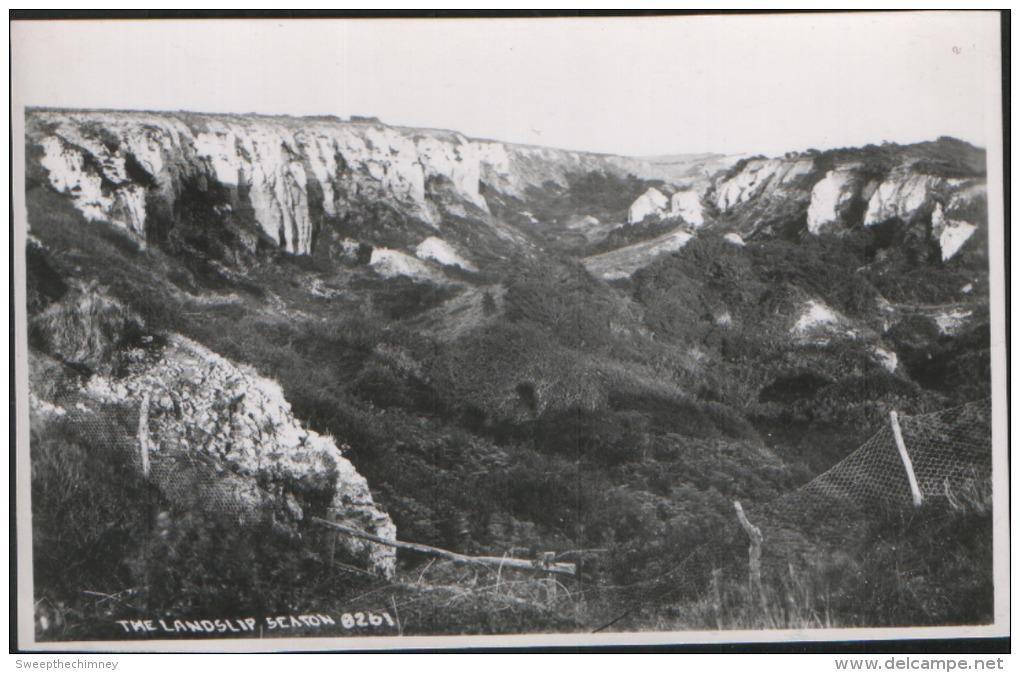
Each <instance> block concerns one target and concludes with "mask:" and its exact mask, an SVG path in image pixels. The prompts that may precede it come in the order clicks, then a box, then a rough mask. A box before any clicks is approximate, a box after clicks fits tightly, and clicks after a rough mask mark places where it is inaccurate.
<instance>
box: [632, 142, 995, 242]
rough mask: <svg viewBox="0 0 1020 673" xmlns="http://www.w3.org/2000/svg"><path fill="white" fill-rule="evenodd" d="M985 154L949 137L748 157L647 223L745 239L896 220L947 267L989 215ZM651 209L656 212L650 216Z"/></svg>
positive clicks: (680, 195)
mask: <svg viewBox="0 0 1020 673" xmlns="http://www.w3.org/2000/svg"><path fill="white" fill-rule="evenodd" d="M985 188H986V187H985V177H984V153H983V152H981V151H980V150H977V149H975V148H973V147H970V146H969V145H964V144H963V143H959V142H958V141H953V140H950V139H942V140H939V141H937V142H934V143H921V144H918V145H911V146H895V145H894V146H883V147H881V148H876V147H868V148H862V149H856V150H835V151H832V152H827V153H810V154H803V155H790V156H788V157H786V158H781V159H780V158H777V159H764V158H753V159H749V160H745V161H743V162H741V163H740V164H738V165H736V166H734V167H733V169H731V170H728V171H723V172H721V173H719V174H718V175H716V176H715V177H714V178H713V179H712V180H710V181H708V183H707V186H704V187H703V188H702V189H700V190H699V189H696V188H691V187H683V188H682V189H680V190H679V191H677V192H676V193H675V194H673V196H672V199H671V203H670V207H669V208H668V209H665V208H661V207H660V208H658V209H654V208H650V207H649V206H648V203H646V202H647V200H648V199H647V198H646V197H645V196H642V197H641V198H639V199H638V200H637V201H635V202H634V205H633V206H632V209H637V210H638V211H640V212H641V214H642V217H644V216H645V215H647V214H656V215H658V216H659V217H660V218H662V219H670V218H677V217H680V218H683V220H684V221H685V222H686V223H687V225H688V226H689V227H691V228H700V227H701V226H713V225H714V226H718V227H722V228H724V229H728V230H731V231H735V232H737V233H738V234H739V235H741V236H742V237H743V238H748V237H750V236H754V235H759V234H766V235H771V234H777V233H783V232H785V233H787V234H799V233H800V232H801V231H804V230H805V229H806V231H807V232H809V233H810V234H814V235H819V234H822V233H823V232H830V233H837V234H840V233H844V232H847V231H850V230H853V229H859V228H861V227H865V228H867V227H877V226H880V225H888V224H891V225H893V226H894V228H897V229H898V230H899V231H901V232H905V231H907V230H911V229H913V230H916V231H918V232H919V233H920V236H919V238H921V239H923V240H925V241H926V245H927V246H928V247H929V248H930V249H931V251H932V256H933V257H940V258H941V260H942V261H943V262H945V261H948V260H950V259H951V258H953V257H954V256H956V255H957V254H958V253H959V251H960V250H961V249H963V248H964V247H965V245H966V243H967V241H968V240H970V239H971V237H972V235H973V234H974V233H975V232H977V231H978V230H979V229H980V228H981V226H982V225H983V223H984V222H985V220H986V219H987V199H986V195H985ZM653 211H654V212H653Z"/></svg>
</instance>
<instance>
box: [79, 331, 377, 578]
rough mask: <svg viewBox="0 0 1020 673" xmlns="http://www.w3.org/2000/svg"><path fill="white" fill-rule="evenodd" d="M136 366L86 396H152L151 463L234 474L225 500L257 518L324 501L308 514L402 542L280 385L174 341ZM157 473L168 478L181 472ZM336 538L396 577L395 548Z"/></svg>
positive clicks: (226, 483)
mask: <svg viewBox="0 0 1020 673" xmlns="http://www.w3.org/2000/svg"><path fill="white" fill-rule="evenodd" d="M137 360H138V363H137V364H136V365H135V366H133V367H131V368H130V371H129V373H128V374H127V375H126V376H124V377H121V378H116V379H115V378H111V377H106V376H99V375H94V376H92V377H90V378H89V379H88V381H87V382H86V383H85V384H84V385H83V388H82V393H83V394H84V395H85V397H86V398H87V399H91V400H94V401H96V402H99V403H102V404H140V403H141V400H142V399H143V396H148V399H149V400H150V403H149V411H148V431H149V440H150V444H151V446H152V452H153V455H152V459H153V463H154V465H159V464H160V461H161V458H165V459H168V460H173V458H172V457H175V456H176V457H182V456H183V457H186V456H188V455H195V454H198V456H199V457H204V458H206V459H212V461H213V462H214V464H217V465H221V466H223V467H224V468H226V469H227V470H228V473H227V474H225V475H224V480H223V483H222V488H221V490H223V489H225V491H224V493H221V494H219V498H220V499H221V500H223V501H224V502H228V503H230V506H231V507H232V508H238V509H241V510H248V511H249V512H255V511H258V510H260V509H263V508H265V507H266V506H267V502H266V501H267V499H268V500H274V499H275V500H279V506H280V507H279V509H281V510H283V511H286V512H288V513H289V515H290V517H291V518H292V519H293V520H301V519H302V518H304V517H305V516H306V515H307V513H306V512H304V511H303V509H302V503H308V502H311V501H314V500H317V499H318V498H322V501H323V503H324V506H325V507H326V511H315V512H312V513H311V514H314V515H316V516H324V517H327V518H332V519H334V520H336V521H338V522H341V523H344V524H346V525H348V526H354V527H357V528H359V529H362V530H365V531H366V532H369V533H372V534H373V535H377V536H381V537H385V538H387V539H395V537H396V528H395V526H394V525H393V522H392V521H391V520H390V518H389V516H388V515H387V514H386V513H385V512H383V511H381V510H380V509H379V508H378V507H377V506H376V504H375V503H374V501H373V499H372V494H371V492H370V491H369V488H368V483H367V482H366V481H365V478H364V477H362V476H361V475H360V474H358V472H357V470H356V469H355V468H354V466H353V465H352V464H351V462H350V461H349V460H347V459H346V458H345V457H344V456H343V453H342V451H341V449H340V448H339V447H338V446H337V445H336V443H335V441H334V440H333V439H332V438H330V437H328V436H324V435H320V434H318V433H316V432H313V431H311V430H308V429H306V428H305V427H304V426H303V425H302V424H301V423H300V422H299V421H298V420H296V419H295V418H294V415H293V413H292V411H291V408H290V404H289V403H288V402H287V400H286V399H284V396H283V391H282V390H281V388H280V386H279V385H278V384H277V383H275V382H273V381H271V380H269V379H266V378H263V377H261V376H259V375H258V374H257V373H256V372H255V371H254V370H252V369H250V368H248V367H242V366H237V365H234V364H233V363H231V362H229V361H228V360H226V359H224V358H222V357H220V356H219V355H217V354H215V353H213V352H211V351H209V350H208V349H206V348H204V347H203V346H200V345H199V344H196V343H194V342H192V341H190V340H188V339H185V338H184V337H181V336H177V335H172V336H170V337H169V338H168V341H167V344H166V346H165V347H163V348H162V349H161V351H160V352H159V354H158V355H157V356H155V357H144V358H143V357H139V358H138V359H137ZM154 473H155V474H157V475H159V474H162V475H163V476H162V477H161V478H162V479H163V480H164V481H167V480H172V479H173V478H174V476H175V475H174V473H173V472H169V473H167V472H166V471H164V472H162V473H161V472H159V471H157V470H154ZM161 486H162V487H164V488H173V485H172V484H170V483H164V484H161ZM305 506H308V505H307V504H306V505H305ZM312 506H315V505H312ZM319 506H322V505H319ZM338 542H339V544H341V545H343V547H344V548H345V549H346V551H347V552H348V554H349V555H350V557H351V558H352V559H353V560H356V561H358V562H360V563H362V564H363V565H364V566H365V567H367V568H368V569H370V570H372V571H373V572H376V573H379V574H382V575H385V576H390V575H392V574H393V572H394V568H395V557H394V554H393V550H392V549H390V548H388V547H383V546H381V545H378V544H372V543H368V542H364V541H361V540H357V539H354V538H340V539H338Z"/></svg>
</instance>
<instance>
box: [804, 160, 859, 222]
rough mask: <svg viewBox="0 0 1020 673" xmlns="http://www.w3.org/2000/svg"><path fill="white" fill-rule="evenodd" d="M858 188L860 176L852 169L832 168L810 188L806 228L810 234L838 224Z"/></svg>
mask: <svg viewBox="0 0 1020 673" xmlns="http://www.w3.org/2000/svg"><path fill="white" fill-rule="evenodd" d="M859 189H860V178H859V177H858V176H857V175H856V174H855V173H854V172H853V171H852V170H833V171H829V172H828V173H826V174H825V177H824V178H822V179H821V180H819V181H818V182H816V183H815V186H814V187H812V188H811V203H810V205H808V211H807V228H808V231H810V232H811V233H812V234H817V233H820V232H822V231H824V230H825V229H828V228H829V227H831V226H832V225H834V224H840V223H841V222H842V219H843V214H844V212H845V211H846V209H847V207H848V206H849V205H850V203H851V202H852V201H853V199H854V197H855V196H857V193H858V191H859Z"/></svg>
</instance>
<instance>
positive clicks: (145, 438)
mask: <svg viewBox="0 0 1020 673" xmlns="http://www.w3.org/2000/svg"><path fill="white" fill-rule="evenodd" d="M138 448H139V451H140V452H141V454H142V474H143V475H145V476H146V477H148V476H149V393H142V408H141V410H140V411H139V412H138Z"/></svg>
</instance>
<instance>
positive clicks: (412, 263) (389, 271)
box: [369, 248, 439, 280]
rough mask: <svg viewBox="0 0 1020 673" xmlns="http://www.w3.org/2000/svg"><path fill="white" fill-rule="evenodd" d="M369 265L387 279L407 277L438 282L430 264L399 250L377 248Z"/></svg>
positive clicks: (373, 251)
mask: <svg viewBox="0 0 1020 673" xmlns="http://www.w3.org/2000/svg"><path fill="white" fill-rule="evenodd" d="M369 265H370V266H371V267H372V268H373V269H375V271H376V273H378V274H380V275H382V276H385V277H387V278H395V277H397V276H407V277H408V278H412V279H415V280H438V279H439V277H438V274H437V273H436V272H435V271H433V269H432V268H431V267H429V265H428V264H426V263H425V262H423V261H422V260H420V259H418V258H417V257H412V256H411V255H408V254H406V253H403V252H400V251H399V250H390V249H388V248H375V249H374V250H372V260H371V261H370V262H369Z"/></svg>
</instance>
